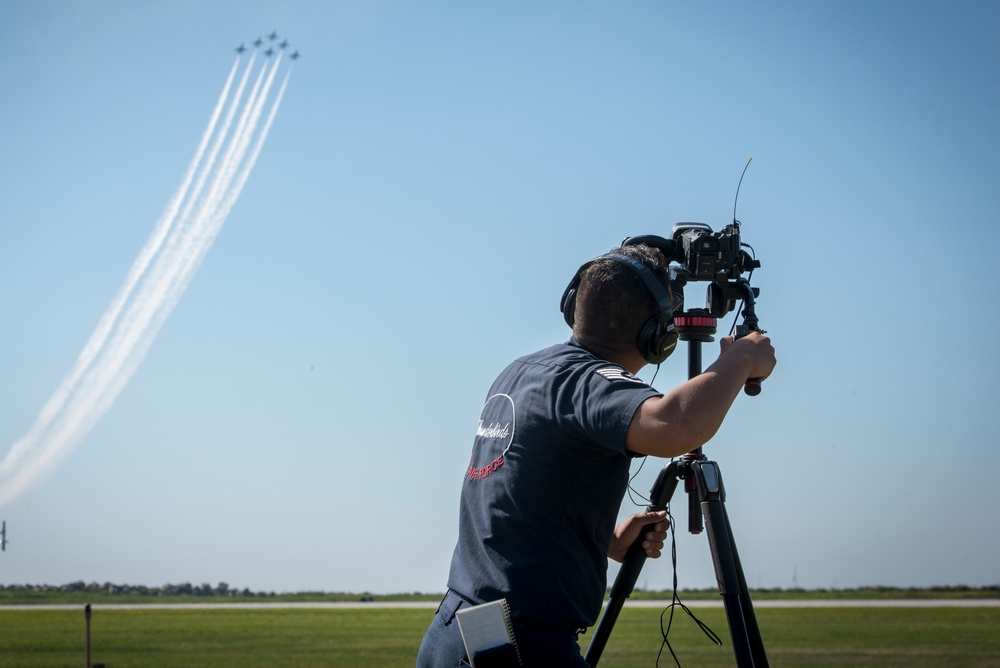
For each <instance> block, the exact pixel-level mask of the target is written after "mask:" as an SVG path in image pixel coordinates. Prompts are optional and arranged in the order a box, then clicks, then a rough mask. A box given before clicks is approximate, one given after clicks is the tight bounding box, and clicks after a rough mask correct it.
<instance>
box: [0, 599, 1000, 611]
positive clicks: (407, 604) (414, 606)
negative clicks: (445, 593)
mask: <svg viewBox="0 0 1000 668" xmlns="http://www.w3.org/2000/svg"><path fill="white" fill-rule="evenodd" d="M683 603H684V605H685V606H687V607H689V608H721V607H723V604H722V600H721V599H719V600H711V601H704V600H699V601H683ZM437 605H438V604H437V601H399V602H393V601H382V602H364V601H356V602H355V601H349V602H346V601H345V602H337V603H329V602H312V603H310V602H286V603H283V602H280V601H275V602H257V601H252V602H246V603H107V604H103V603H92V604H91V606H90V607H91V609H92V610H281V609H286V610H374V609H383V610H384V609H399V610H406V609H411V610H433V609H435V608H437ZM668 605H670V601H626V603H625V607H626V608H666V607H667V606H668ZM753 606H754V608H755V609H762V608H995V607H1000V599H996V598H980V599H964V598H939V599H935V598H929V599H843V600H823V599H814V600H801V601H794V600H778V601H754V604H753ZM83 607H84V606H83V605H82V604H62V603H60V604H40V605H0V612H3V611H5V610H10V611H26V610H83Z"/></svg>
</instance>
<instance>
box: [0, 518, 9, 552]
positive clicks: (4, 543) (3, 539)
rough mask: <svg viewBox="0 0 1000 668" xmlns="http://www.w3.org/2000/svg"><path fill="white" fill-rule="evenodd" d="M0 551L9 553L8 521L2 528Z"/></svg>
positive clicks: (0, 531)
mask: <svg viewBox="0 0 1000 668" xmlns="http://www.w3.org/2000/svg"><path fill="white" fill-rule="evenodd" d="M0 551H2V552H6V551H7V521H6V520H4V522H3V525H2V528H0Z"/></svg>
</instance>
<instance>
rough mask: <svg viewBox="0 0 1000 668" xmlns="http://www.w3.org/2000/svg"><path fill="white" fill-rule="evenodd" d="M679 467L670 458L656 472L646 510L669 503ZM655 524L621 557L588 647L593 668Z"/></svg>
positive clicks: (636, 574)
mask: <svg viewBox="0 0 1000 668" xmlns="http://www.w3.org/2000/svg"><path fill="white" fill-rule="evenodd" d="M677 467H678V464H677V462H670V463H669V464H667V465H666V466H664V467H663V468H662V469H661V470H660V473H659V475H658V476H656V482H654V483H653V487H652V489H650V491H649V499H650V501H649V505H648V506H647V507H646V510H663V509H664V508H666V507H667V504H668V503H670V498H671V497H672V496H673V495H674V490H675V489H676V488H677ZM654 526H655V525H654V524H649V525H646V526H645V527H643V529H642V531H641V532H639V537H638V538H636V540H635V542H634V543H632V545H630V546H629V549H628V552H627V553H626V555H625V559H624V560H622V567H621V569H620V570H619V571H618V577H616V578H615V582H614V584H613V585H612V587H611V595H610V596H609V597H608V604H607V605H606V606H605V608H604V614H603V615H601V619H600V620H599V621H598V622H597V627H596V628H595V629H594V637H593V638H591V640H590V645H589V646H588V647H587V656H586V660H587V664H588V665H590V667H591V668H594V666H596V665H597V662H598V661H600V659H601V654H602V653H603V652H604V647H605V646H606V645H607V643H608V638H609V637H610V636H611V629H613V628H614V625H615V622H616V621H617V620H618V615H619V614H620V613H621V610H622V607H623V606H624V605H625V600H626V599H627V598H628V597H629V596H631V595H632V590H633V589H634V588H635V583H636V581H637V580H638V579H639V572H640V571H641V570H642V566H643V564H644V563H646V551H645V550H644V549H642V541H643V536H645V535H646V533H647V532H648V531H650V530H651V529H652V528H653V527H654Z"/></svg>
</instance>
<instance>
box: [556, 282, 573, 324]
mask: <svg viewBox="0 0 1000 668" xmlns="http://www.w3.org/2000/svg"><path fill="white" fill-rule="evenodd" d="M559 310H560V311H562V314H563V319H564V320H565V321H566V324H567V325H569V326H570V327H572V326H573V321H574V320H575V318H576V288H574V287H572V286H571V287H569V288H567V290H566V292H565V293H563V298H562V303H561V304H560V305H559Z"/></svg>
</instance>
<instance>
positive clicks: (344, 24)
mask: <svg viewBox="0 0 1000 668" xmlns="http://www.w3.org/2000/svg"><path fill="white" fill-rule="evenodd" d="M0 17H2V19H3V24H4V26H5V33H6V34H5V46H6V48H7V51H8V57H7V58H5V59H3V61H2V62H0V84H2V89H3V91H4V99H5V100H6V103H5V104H4V105H3V107H2V110H0V119H2V122H0V145H2V146H3V147H4V151H3V154H2V156H3V159H2V161H0V322H2V323H3V326H2V327H0V407H2V408H0V458H2V457H3V456H5V455H6V454H8V451H9V450H10V447H11V445H12V444H13V443H14V442H16V441H17V440H18V439H19V438H21V437H22V436H23V435H24V434H25V433H26V432H27V431H28V430H29V428H30V427H31V425H32V423H33V422H34V420H35V418H36V416H37V415H38V413H39V411H40V410H41V409H42V407H43V406H44V405H45V404H46V402H47V401H48V400H49V398H50V396H52V394H53V392H54V391H55V390H56V388H57V387H58V386H59V384H60V381H61V380H62V379H63V378H64V376H65V375H66V374H67V372H68V370H69V369H70V368H71V367H72V366H73V364H74V361H75V360H76V359H77V356H78V355H79V354H80V351H81V349H82V348H83V346H84V344H85V343H86V342H87V340H88V337H89V336H90V335H91V332H92V331H93V330H94V328H95V325H96V324H97V322H98V320H99V318H100V317H101V314H102V313H104V311H105V309H106V308H107V307H108V304H109V303H110V302H111V300H112V299H113V298H114V296H115V294H116V293H117V291H118V290H119V287H120V286H121V285H122V282H123V280H124V279H125V276H126V274H127V272H128V270H129V267H130V266H131V265H132V262H133V260H134V259H135V258H136V256H137V255H138V253H139V252H140V249H141V248H142V247H143V245H144V244H145V243H146V241H147V239H148V238H149V236H150V234H151V232H152V230H153V228H154V225H155V223H156V221H157V219H158V217H159V216H160V215H161V212H163V211H164V208H165V207H166V205H167V203H168V201H169V200H170V198H171V196H172V195H173V193H174V192H175V191H176V190H177V188H178V185H179V184H180V183H181V180H182V177H183V175H184V172H185V169H186V168H187V166H188V164H189V162H190V161H191V159H192V155H193V154H194V152H195V149H196V147H197V145H198V142H199V139H200V137H201V135H202V132H203V130H204V129H205V127H206V124H207V122H208V120H209V117H210V114H211V113H212V109H213V105H214V104H215V103H216V100H217V99H218V97H219V95H220V92H221V91H222V88H223V84H224V83H225V80H226V77H227V74H228V73H229V71H230V69H231V67H232V66H233V62H234V58H235V55H236V54H235V53H234V51H233V49H234V48H235V47H236V46H237V45H239V44H240V43H246V44H248V45H249V44H250V42H251V41H252V40H254V39H256V38H257V37H258V36H261V35H265V34H267V33H269V32H271V31H272V30H276V31H277V32H278V33H279V35H281V36H282V37H283V38H287V39H288V40H289V42H290V43H291V46H292V47H294V48H297V49H299V50H300V51H301V52H302V54H303V57H302V59H301V60H299V61H298V62H297V63H295V65H294V67H293V68H291V69H290V80H289V85H288V89H287V92H286V94H285V96H284V98H283V100H282V103H281V107H280V110H279V112H278V114H277V116H276V119H275V122H274V125H273V127H272V128H271V131H270V134H269V135H268V137H267V141H266V143H265V145H264V147H263V150H262V152H261V154H260V157H259V159H258V161H257V163H256V165H255V167H254V170H253V172H252V173H251V175H250V178H249V180H248V181H247V183H246V186H245V188H244V189H243V192H242V194H241V195H240V198H239V200H238V201H237V203H236V205H235V207H234V208H233V209H232V212H231V213H230V215H229V216H228V219H227V220H226V223H225V226H224V227H223V228H222V230H221V233H220V234H219V236H218V238H217V239H216V241H215V243H214V245H213V246H212V247H211V249H210V251H209V252H208V254H207V256H206V257H205V259H204V263H203V264H202V265H201V268H200V270H199V271H198V273H197V275H196V276H195V277H194V280H193V281H192V282H191V284H190V286H189V287H188V289H187V291H186V292H185V293H184V295H183V297H182V298H181V300H180V302H179V303H178V304H177V306H176V308H175V309H174V310H173V312H172V313H171V314H170V317H169V319H168V320H167V321H166V323H165V324H164V326H163V328H162V330H160V332H159V335H158V336H157V338H156V340H155V341H154V342H153V344H152V347H151V348H150V350H149V353H148V355H147V356H146V357H145V359H144V361H143V362H142V364H141V366H140V367H139V368H138V370H137V371H136V373H135V374H134V376H132V377H131V379H130V381H129V382H128V384H127V385H126V386H125V387H124V389H123V390H122V392H121V394H120V395H119V396H118V398H117V401H116V402H115V404H114V405H113V407H111V409H110V410H109V411H108V412H107V413H106V414H105V415H104V416H103V418H102V419H101V420H100V421H99V422H98V423H97V424H96V426H94V428H93V429H92V430H90V431H89V432H88V433H87V434H86V436H85V438H83V440H82V441H81V442H80V443H79V445H78V447H76V449H75V450H73V451H72V453H71V454H70V455H69V456H68V457H67V458H66V459H64V460H63V461H62V462H61V463H60V464H59V466H58V467H56V468H55V469H54V470H53V471H52V472H51V473H50V474H49V475H47V476H45V477H44V478H42V479H40V480H39V481H38V482H37V484H35V485H33V486H32V487H31V488H30V489H27V490H26V491H24V492H23V493H20V494H18V495H17V496H16V498H14V499H13V500H11V501H10V502H9V503H7V505H5V506H4V507H2V508H0V517H2V518H3V519H5V520H6V521H7V528H8V538H9V539H10V541H11V543H10V545H9V547H8V551H7V552H5V553H3V554H2V556H0V583H4V584H11V583H26V582H29V583H51V584H60V583H64V582H70V581H75V580H84V581H88V582H89V581H98V582H104V581H114V582H127V583H133V584H146V585H151V586H155V585H160V584H164V583H167V582H194V583H201V582H209V583H213V584H214V583H217V582H219V581H225V582H227V583H229V584H230V585H232V586H237V587H249V588H251V589H255V590H273V591H300V590H326V591H359V592H360V591H371V592H398V591H442V590H443V589H444V585H445V579H446V576H447V567H448V561H449V558H450V554H451V550H452V547H453V543H454V539H455V534H456V529H457V503H458V492H459V488H460V485H461V480H462V475H463V474H464V471H465V468H466V464H467V462H468V454H469V448H470V446H471V440H472V436H473V433H474V429H475V424H476V420H477V418H478V415H479V409H480V407H481V404H482V402H483V401H484V400H485V397H486V391H487V390H488V388H489V384H490V382H491V381H492V379H493V377H494V375H495V374H496V373H497V372H499V371H500V369H501V368H502V367H503V366H504V365H506V363H507V362H508V361H509V360H510V359H512V358H513V357H515V356H517V355H520V354H523V353H527V352H530V351H532V350H534V349H536V348H539V347H542V346H545V345H548V344H551V343H555V342H558V341H561V340H564V339H565V338H567V337H568V334H569V331H568V329H567V328H566V326H565V324H564V323H563V322H562V318H561V315H560V314H559V312H558V301H559V297H560V296H561V294H562V290H563V288H564V287H565V285H566V283H567V282H568V281H569V279H570V278H571V277H572V276H573V274H574V272H575V271H576V269H577V267H578V266H579V265H580V264H581V263H583V262H584V261H586V260H588V259H590V258H591V257H593V256H596V255H599V254H601V253H603V252H605V251H607V250H608V249H610V248H612V247H613V246H615V245H617V244H618V243H619V242H620V241H621V239H622V238H623V237H625V236H630V235H636V234H650V233H652V234H656V233H659V234H669V231H670V229H671V227H672V225H673V224H674V223H675V222H678V221H700V222H704V223H707V224H709V225H711V226H712V227H713V228H714V229H719V228H720V227H721V226H723V225H725V224H726V223H728V222H730V220H731V219H732V216H733V198H734V195H735V193H736V186H737V182H738V180H739V176H740V173H741V171H742V170H743V167H744V165H745V163H746V161H747V159H749V158H750V157H752V158H753V162H752V163H751V165H750V167H749V169H748V171H747V173H746V177H745V178H744V181H743V185H742V189H741V191H740V197H739V205H738V211H737V217H738V218H739V220H740V221H742V225H743V228H742V230H743V236H744V241H747V242H749V243H750V244H751V245H752V246H753V247H754V249H755V251H756V254H757V257H758V258H759V259H760V260H761V262H762V267H761V269H759V270H758V271H757V272H755V274H754V277H753V281H754V284H755V285H756V286H758V287H759V288H760V290H761V296H760V298H759V300H758V309H757V310H758V316H759V317H760V321H761V325H762V326H763V327H764V329H766V330H768V332H769V334H770V335H771V336H772V339H773V341H774V343H775V347H776V349H777V352H778V358H779V366H778V368H777V369H776V371H775V373H774V375H773V377H772V378H771V379H769V380H768V381H767V382H766V383H765V385H764V391H763V393H762V394H761V395H760V396H759V397H756V398H749V397H741V398H739V399H738V400H737V402H736V404H735V406H734V407H733V409H732V411H731V413H730V417H729V419H728V421H727V423H726V425H725V426H724V427H723V429H722V430H721V431H720V433H719V434H718V436H717V437H716V438H715V439H713V441H711V442H710V443H709V444H708V445H707V446H706V447H705V452H706V454H707V455H709V456H710V457H712V458H713V459H715V460H716V461H718V462H719V464H720V467H721V469H722V472H723V475H724V476H725V481H726V486H727V490H728V495H729V497H728V509H729V513H730V516H731V519H732V523H733V526H734V530H735V533H736V538H737V542H738V545H739V547H740V553H741V556H742V559H743V564H744V568H745V571H746V574H747V578H748V581H749V583H750V584H751V586H761V587H790V586H793V584H798V585H800V586H803V587H810V588H812V587H853V586H862V585H900V586H925V585H934V584H968V585H986V584H996V583H997V582H1000V573H998V571H997V566H996V564H997V555H998V554H1000V532H997V531H996V516H997V512H998V511H1000V492H998V491H997V486H996V484H995V482H994V479H995V475H996V474H995V472H996V471H997V469H998V466H1000V454H998V452H1000V448H998V446H1000V437H998V436H997V435H996V428H995V425H994V422H995V420H994V414H995V411H996V408H995V406H996V399H995V398H994V386H995V378H996V377H997V376H998V374H1000V363H998V361H997V356H996V355H995V354H994V353H993V350H992V347H993V346H992V342H991V340H990V336H991V335H992V333H993V332H995V331H997V329H998V326H1000V322H998V320H1000V318H998V316H997V310H996V308H995V307H994V304H993V298H994V295H995V294H996V293H997V289H998V287H1000V280H998V278H997V273H996V272H997V267H996V261H995V249H996V248H997V247H998V242H1000V232H998V230H1000V214H998V210H1000V207H998V204H997V197H996V184H997V183H998V177H1000V163H998V161H997V159H996V156H997V155H998V154H1000V131H998V126H997V123H996V120H995V115H996V109H997V108H998V106H1000V99H998V98H1000V59H998V57H997V54H996V49H995V34H996V32H997V29H998V28H1000V8H998V6H997V5H996V4H995V3H991V2H957V3H950V4H949V5H948V6H947V7H945V6H944V5H942V4H940V3H929V2H911V3H899V2H880V1H876V2H842V3H833V4H830V3H827V4H817V3H795V2H774V3H768V4H767V6H759V5H757V6H751V5H747V4H746V3H736V2H721V3H713V4H712V5H710V6H708V5H704V4H697V3H676V2H664V1H660V2H629V3H617V4H614V5H611V4H608V3H596V2H554V3H545V4H543V5H541V6H539V3H488V2H483V3H465V2H423V3H410V2H396V1H387V2H318V1H315V2H302V1H294V0H291V1H287V0H286V1H283V2H280V3H278V2H210V3H209V2H191V1H189V2H174V1H172V2H149V3H130V2H114V1H107V2H53V1H38V2H30V3H29V2H10V1H8V2H5V3H3V4H2V5H0ZM700 289H701V285H700V284H697V285H695V286H693V287H692V286H689V288H688V292H687V293H686V297H687V300H688V304H689V305H690V304H691V302H692V301H698V300H699V299H700V294H699V292H698V291H699V290H700ZM731 322H732V316H730V317H729V318H727V319H726V320H725V321H723V323H722V325H721V327H725V328H728V327H729V325H730V324H731ZM709 346H710V347H707V348H706V350H705V354H706V359H707V360H709V361H710V359H711V356H712V355H713V354H714V351H715V348H714V344H709ZM684 354H686V351H685V350H683V349H680V350H679V352H678V353H677V354H675V356H674V357H673V358H671V359H670V360H668V362H667V363H666V364H665V365H664V366H663V368H662V369H661V370H660V372H659V375H658V376H657V377H656V380H655V385H656V386H657V387H659V388H660V389H667V388H669V387H671V386H673V385H675V384H677V383H679V382H681V381H682V380H683V379H684V377H685V374H686V364H685V360H684V359H683V357H682V356H683V355H684ZM641 375H642V377H644V378H645V379H646V380H650V379H651V378H652V369H647V370H646V371H644V372H643V374H641ZM664 463H665V462H662V461H655V460H648V461H646V462H645V464H644V466H643V468H642V470H641V471H640V472H639V473H638V475H637V477H636V480H635V482H634V485H633V486H634V487H635V488H636V489H637V490H638V491H639V492H641V493H645V492H647V491H648V489H649V486H650V485H651V484H652V482H653V479H654V478H655V475H656V472H657V471H658V470H659V469H660V468H661V467H662V466H663V465H664ZM636 468H637V466H636ZM2 484H3V481H2V480H0V485H2ZM677 500H678V502H679V505H677V504H675V505H677V508H679V509H681V510H678V509H675V513H678V515H679V521H680V524H681V526H680V527H678V528H679V529H680V530H679V532H678V536H677V540H678V554H679V564H678V571H679V581H680V585H681V586H682V587H711V586H714V576H713V574H712V566H711V561H710V556H709V552H708V547H707V544H706V539H705V537H704V536H699V537H695V536H691V535H689V534H688V533H687V530H686V529H687V527H686V520H685V519H684V516H683V508H686V499H684V498H680V499H677ZM631 511H632V508H630V507H626V508H623V511H622V512H623V513H626V512H631ZM612 573H613V570H612ZM670 581H671V574H670V568H669V564H668V563H667V562H666V560H665V559H664V560H661V561H659V562H649V563H647V565H646V566H645V568H644V570H643V573H642V575H641V576H640V580H639V585H640V586H645V587H648V588H667V587H668V586H669V584H670Z"/></svg>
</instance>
